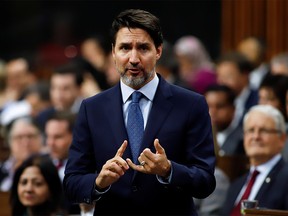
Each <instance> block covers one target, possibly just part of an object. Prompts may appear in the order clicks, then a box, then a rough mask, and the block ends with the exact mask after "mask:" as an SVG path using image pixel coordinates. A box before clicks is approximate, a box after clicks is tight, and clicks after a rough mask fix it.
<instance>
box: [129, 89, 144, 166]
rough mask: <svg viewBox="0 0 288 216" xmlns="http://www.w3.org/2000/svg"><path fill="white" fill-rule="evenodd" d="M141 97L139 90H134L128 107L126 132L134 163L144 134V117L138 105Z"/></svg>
mask: <svg viewBox="0 0 288 216" xmlns="http://www.w3.org/2000/svg"><path fill="white" fill-rule="evenodd" d="M141 97H142V93H141V92H138V91H134V92H133V94H132V102H131V103H130V105H129V108H128V120H127V132H128V138H129V145H130V148H131V151H132V158H133V161H134V163H138V162H137V161H138V160H137V159H138V156H139V153H140V152H139V150H140V146H141V142H142V138H143V134H144V119H143V116H142V112H141V109H140V106H139V101H140V98H141Z"/></svg>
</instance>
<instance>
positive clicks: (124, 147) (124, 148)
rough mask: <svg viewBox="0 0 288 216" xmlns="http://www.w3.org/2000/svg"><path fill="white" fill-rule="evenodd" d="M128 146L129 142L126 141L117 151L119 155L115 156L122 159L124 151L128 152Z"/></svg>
mask: <svg viewBox="0 0 288 216" xmlns="http://www.w3.org/2000/svg"><path fill="white" fill-rule="evenodd" d="M127 145H128V142H127V140H124V142H123V143H122V145H121V146H120V148H119V149H118V150H117V153H116V155H115V156H120V157H122V156H123V154H124V151H125V150H126V147H127Z"/></svg>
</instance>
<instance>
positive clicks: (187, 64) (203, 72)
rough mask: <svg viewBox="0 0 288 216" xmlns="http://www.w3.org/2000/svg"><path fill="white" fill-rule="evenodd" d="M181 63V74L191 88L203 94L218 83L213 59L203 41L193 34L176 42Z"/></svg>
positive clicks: (176, 52)
mask: <svg viewBox="0 0 288 216" xmlns="http://www.w3.org/2000/svg"><path fill="white" fill-rule="evenodd" d="M174 50H175V54H176V57H177V60H178V63H179V76H180V79H182V80H183V82H185V83H187V85H188V86H189V88H191V89H192V90H194V91H196V92H198V93H200V94H203V93H204V91H205V89H206V88H207V87H208V86H209V85H211V84H215V83H216V74H215V68H214V64H213V61H212V60H211V58H210V55H209V53H208V51H207V50H206V48H205V47H204V45H203V43H202V42H201V41H200V40H199V39H198V38H196V37H194V36H192V35H186V36H183V37H181V38H179V39H178V40H177V41H176V42H175V44H174Z"/></svg>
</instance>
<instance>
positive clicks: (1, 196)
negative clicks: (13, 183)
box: [0, 192, 11, 216]
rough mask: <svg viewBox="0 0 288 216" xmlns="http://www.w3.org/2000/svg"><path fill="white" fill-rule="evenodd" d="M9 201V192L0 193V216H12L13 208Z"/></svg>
mask: <svg viewBox="0 0 288 216" xmlns="http://www.w3.org/2000/svg"><path fill="white" fill-rule="evenodd" d="M9 199H10V193H9V192H0V216H10V215H11V207H10V202H9Z"/></svg>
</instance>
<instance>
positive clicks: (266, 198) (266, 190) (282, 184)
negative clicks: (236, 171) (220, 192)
mask: <svg viewBox="0 0 288 216" xmlns="http://www.w3.org/2000/svg"><path fill="white" fill-rule="evenodd" d="M247 177H248V173H247V174H245V175H244V176H242V177H240V178H238V179H237V180H236V181H235V182H233V183H232V184H231V185H230V187H229V190H228V193H227V197H226V202H225V203H224V205H223V209H222V214H221V215H222V216H228V215H229V213H230V212H231V211H232V209H233V206H234V203H235V200H236V198H237V196H238V194H239V192H240V190H241V188H242V187H243V185H244V184H245V181H246V178H247ZM255 199H256V200H258V202H259V204H258V206H259V207H260V208H269V209H280V210H287V209H288V164H287V163H286V162H285V161H284V159H283V158H281V160H280V161H279V162H278V163H277V164H276V165H275V166H274V167H273V168H272V170H271V171H270V173H269V174H268V176H267V177H266V178H265V181H264V183H263V185H262V186H261V187H260V190H259V191H258V193H257V195H256V197H255Z"/></svg>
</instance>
